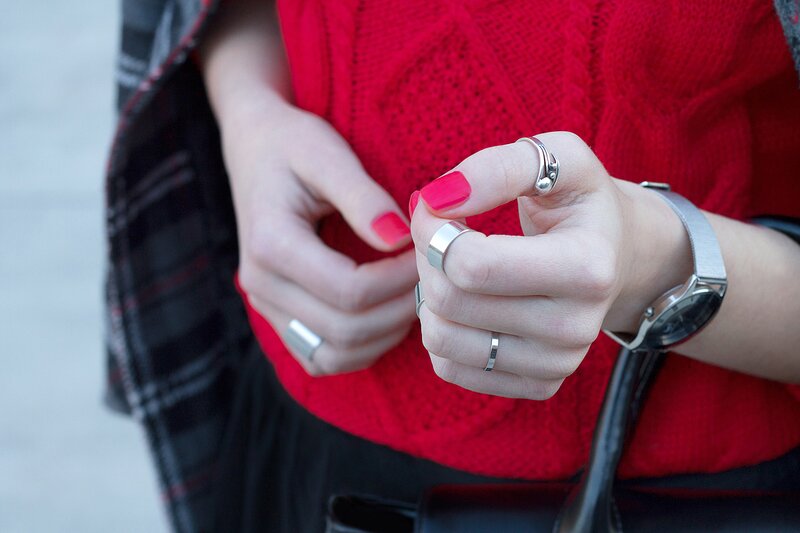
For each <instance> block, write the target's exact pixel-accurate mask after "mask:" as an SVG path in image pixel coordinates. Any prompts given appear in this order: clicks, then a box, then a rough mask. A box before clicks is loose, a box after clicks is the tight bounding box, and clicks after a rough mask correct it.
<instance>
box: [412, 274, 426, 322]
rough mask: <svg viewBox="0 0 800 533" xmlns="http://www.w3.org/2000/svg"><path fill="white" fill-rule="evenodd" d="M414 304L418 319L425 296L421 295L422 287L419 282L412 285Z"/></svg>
mask: <svg viewBox="0 0 800 533" xmlns="http://www.w3.org/2000/svg"><path fill="white" fill-rule="evenodd" d="M414 302H415V303H416V307H417V318H419V308H420V307H422V304H423V303H425V296H423V295H422V285H421V284H420V282H419V281H418V282H417V284H416V285H414Z"/></svg>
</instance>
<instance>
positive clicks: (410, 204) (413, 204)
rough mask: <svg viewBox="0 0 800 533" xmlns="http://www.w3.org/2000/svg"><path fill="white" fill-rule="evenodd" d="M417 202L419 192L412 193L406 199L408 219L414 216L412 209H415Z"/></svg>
mask: <svg viewBox="0 0 800 533" xmlns="http://www.w3.org/2000/svg"><path fill="white" fill-rule="evenodd" d="M417 202H419V191H414V192H412V193H411V196H410V197H409V199H408V218H411V217H413V216H414V209H416V208H417Z"/></svg>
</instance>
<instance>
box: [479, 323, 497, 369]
mask: <svg viewBox="0 0 800 533" xmlns="http://www.w3.org/2000/svg"><path fill="white" fill-rule="evenodd" d="M499 347H500V334H499V333H497V332H496V331H493V332H492V351H490V352H489V360H488V361H486V368H484V369H483V370H484V371H485V372H491V371H492V369H493V368H494V363H495V361H497V349H498V348H499Z"/></svg>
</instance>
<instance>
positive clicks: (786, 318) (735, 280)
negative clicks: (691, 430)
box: [675, 213, 800, 383]
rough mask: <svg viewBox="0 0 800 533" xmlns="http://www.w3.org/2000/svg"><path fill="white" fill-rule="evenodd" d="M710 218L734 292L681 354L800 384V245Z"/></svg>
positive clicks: (730, 289)
mask: <svg viewBox="0 0 800 533" xmlns="http://www.w3.org/2000/svg"><path fill="white" fill-rule="evenodd" d="M705 215H706V217H708V219H709V222H711V225H712V226H713V228H714V231H715V233H716V234H717V238H718V240H719V242H720V246H721V248H722V253H723V257H724V259H725V266H726V269H727V272H728V290H727V293H726V295H725V299H724V300H723V304H722V307H721V308H720V310H719V313H718V314H717V316H716V317H715V318H714V319H713V320H712V321H711V322H710V323H709V325H708V326H707V327H706V328H705V329H704V330H703V331H701V332H700V333H699V334H698V335H697V336H695V337H693V338H692V339H690V340H689V341H687V342H685V343H683V344H681V345H679V346H677V347H676V349H675V351H676V352H678V353H681V354H684V355H687V356H689V357H693V358H695V359H698V360H701V361H705V362H708V363H711V364H715V365H719V366H724V367H726V368H731V369H735V370H739V371H741V372H745V373H747V374H753V375H757V376H762V377H766V378H770V379H776V380H780V381H786V382H790V383H800V246H798V245H797V244H796V243H795V242H794V241H792V240H791V239H789V238H788V237H786V236H785V235H782V234H780V233H778V232H776V231H773V230H770V229H767V228H762V227H758V226H754V225H751V224H745V223H743V222H739V221H736V220H732V219H729V218H725V217H721V216H718V215H714V214H711V213H705Z"/></svg>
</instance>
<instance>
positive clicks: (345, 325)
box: [328, 319, 367, 349]
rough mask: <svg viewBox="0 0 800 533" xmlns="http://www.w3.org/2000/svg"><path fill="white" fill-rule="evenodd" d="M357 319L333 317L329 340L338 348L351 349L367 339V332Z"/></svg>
mask: <svg viewBox="0 0 800 533" xmlns="http://www.w3.org/2000/svg"><path fill="white" fill-rule="evenodd" d="M359 323H360V321H358V320H346V319H335V320H333V321H332V322H331V331H330V333H329V335H328V338H329V339H330V341H331V342H332V343H333V344H334V345H336V346H337V347H339V348H344V349H352V348H355V347H357V346H360V345H361V344H363V343H364V342H365V341H366V340H367V332H366V331H364V329H363V328H362V327H360V326H359Z"/></svg>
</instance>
